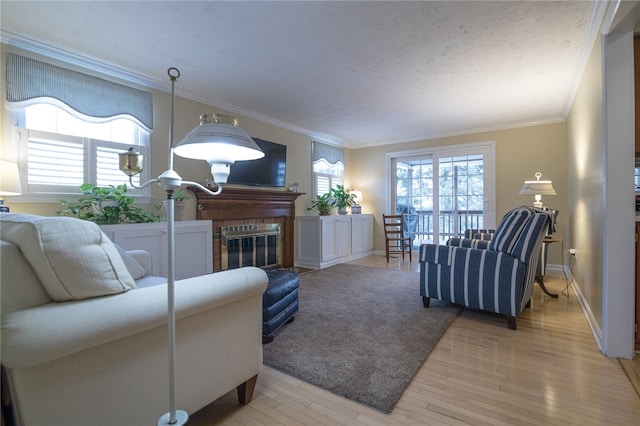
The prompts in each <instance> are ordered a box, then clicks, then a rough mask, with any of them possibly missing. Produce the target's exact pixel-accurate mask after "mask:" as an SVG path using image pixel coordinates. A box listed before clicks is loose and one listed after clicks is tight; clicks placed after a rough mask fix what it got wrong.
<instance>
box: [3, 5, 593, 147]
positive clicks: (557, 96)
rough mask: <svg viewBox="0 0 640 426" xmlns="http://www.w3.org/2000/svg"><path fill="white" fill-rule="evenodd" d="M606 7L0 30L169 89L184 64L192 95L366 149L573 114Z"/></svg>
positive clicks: (207, 11)
mask: <svg viewBox="0 0 640 426" xmlns="http://www.w3.org/2000/svg"><path fill="white" fill-rule="evenodd" d="M593 5H594V2H590V1H561V2H548V1H531V2H529V1H523V2H513V1H470V2H466V1H465V2H462V1H447V2H435V1H424V2H417V1H416V2H405V1H394V2H386V1H371V2H365V1H340V2H336V1H319V2H315V1H299V2H275V1H260V2H233V1H232V2H213V1H194V2H192V1H162V2H160V1H151V2H142V1H124V2H117V1H83V2H72V1H45V2H35V1H7V0H3V1H2V2H1V3H0V19H1V21H0V28H1V32H2V41H3V42H5V43H10V44H13V45H16V46H19V47H25V48H29V49H33V50H34V51H39V52H52V53H54V54H55V55H56V56H58V57H63V58H73V59H74V60H78V59H81V60H85V59H86V60H88V63H90V64H92V65H93V66H97V68H100V69H103V70H105V69H106V70H110V71H113V70H116V71H117V72H116V73H115V74H116V75H120V76H122V75H125V76H128V77H129V78H131V80H132V81H134V82H136V83H140V82H142V83H144V84H147V85H149V86H150V87H154V88H161V89H162V90H168V88H169V80H168V77H167V75H166V71H167V69H168V68H169V67H177V68H179V69H180V71H181V78H180V80H179V81H178V84H177V88H176V92H177V94H178V95H180V96H185V97H188V98H191V99H194V100H197V101H201V102H204V103H207V104H210V105H213V106H217V107H220V108H224V109H226V110H229V111H231V112H234V113H237V114H242V115H245V116H250V117H253V118H258V119H261V120H264V121H266V122H270V123H273V124H276V125H279V126H282V127H285V128H289V129H292V130H296V131H300V132H303V133H305V134H309V135H310V136H312V137H314V138H319V139H322V140H325V141H329V142H334V143H338V144H342V145H345V146H348V147H352V148H357V147H362V146H371V145H378V144H388V143H397V142H405V141H412V140H421V139H429V138H433V137H438V136H447V135H453V134H462V133H470V132H477V131H482V130H494V129H500V128H508V127H517V126H523V125H530V124H536V123H548V122H556V121H561V120H563V119H565V118H566V114H567V109H568V106H569V105H570V102H571V100H572V97H573V94H574V91H575V83H574V82H575V81H577V80H578V79H579V76H580V75H581V73H582V68H583V66H584V62H585V60H586V55H587V54H588V53H589V51H590V50H591V47H592V46H591V44H592V42H593V37H589V31H592V30H591V28H590V16H591V13H592V7H594V6H593ZM590 40H591V41H590ZM203 112H206V111H203ZM240 125H242V122H240ZM254 136H256V137H260V135H254Z"/></svg>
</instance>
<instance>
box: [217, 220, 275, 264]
mask: <svg viewBox="0 0 640 426" xmlns="http://www.w3.org/2000/svg"><path fill="white" fill-rule="evenodd" d="M220 245H221V256H220V257H221V259H220V260H221V263H222V269H223V270H224V269H235V268H240V267H243V266H257V267H258V268H263V269H275V268H278V267H279V266H280V258H281V250H282V248H281V243H280V225H279V224H277V223H261V224H251V225H237V226H227V227H225V228H222V229H221V230H220Z"/></svg>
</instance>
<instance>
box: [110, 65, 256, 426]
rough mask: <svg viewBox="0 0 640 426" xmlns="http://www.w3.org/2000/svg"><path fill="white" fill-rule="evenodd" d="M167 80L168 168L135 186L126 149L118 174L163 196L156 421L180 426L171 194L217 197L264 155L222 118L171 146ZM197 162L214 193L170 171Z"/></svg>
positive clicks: (204, 120) (132, 158) (138, 161)
mask: <svg viewBox="0 0 640 426" xmlns="http://www.w3.org/2000/svg"><path fill="white" fill-rule="evenodd" d="M167 74H168V75H169V78H170V80H171V121H170V124H169V158H168V168H167V170H166V171H164V172H163V173H162V174H161V175H160V176H159V177H158V178H156V179H152V180H150V181H148V182H146V183H143V184H141V185H140V186H136V185H134V184H133V176H135V175H137V174H138V173H140V172H141V171H142V168H143V157H142V155H140V154H139V153H137V152H135V151H134V150H133V148H129V150H128V151H127V152H124V153H122V154H120V158H119V165H120V170H121V171H122V172H123V173H125V174H127V175H128V176H129V183H130V184H131V186H133V187H134V188H138V189H140V188H145V187H147V186H149V185H150V184H152V183H154V182H157V183H158V184H159V185H160V186H161V187H162V188H164V190H165V191H166V193H167V237H168V246H169V253H168V276H167V305H168V306H167V324H168V327H167V328H168V332H169V343H168V352H169V412H167V413H165V414H164V415H162V416H161V417H160V419H159V420H158V423H157V424H158V426H164V425H184V424H185V423H187V420H188V419H189V414H188V413H187V412H186V411H183V410H176V329H175V322H176V312H175V305H174V293H175V291H174V287H175V272H174V270H175V251H174V250H175V248H174V237H175V233H174V200H173V191H174V190H176V189H177V188H179V187H181V186H182V185H183V184H187V185H194V186H196V187H198V188H200V189H201V190H202V191H204V192H206V193H208V194H210V195H218V194H220V192H221V191H222V184H223V183H226V182H227V177H228V176H229V170H230V168H231V165H232V164H233V163H234V162H236V161H243V160H255V159H258V158H262V157H263V156H264V153H263V152H262V151H261V150H260V148H258V145H256V143H255V142H254V141H253V139H251V137H250V136H249V135H248V134H247V133H246V132H245V131H244V130H242V129H241V128H240V127H238V121H237V120H236V119H235V118H234V117H230V116H227V115H222V114H204V115H201V116H200V124H199V125H198V126H196V127H195V128H194V129H193V130H192V131H191V132H190V133H189V134H188V135H187V136H186V137H185V138H184V139H183V140H182V141H180V143H178V145H177V146H175V147H174V146H173V122H174V107H175V84H176V80H177V79H178V78H179V77H180V71H179V70H178V69H177V68H169V70H168V71H167ZM174 153H175V154H177V155H180V156H181V157H186V158H192V159H197V160H206V161H207V162H208V163H209V166H210V167H211V174H212V175H213V178H214V183H215V184H216V185H217V190H216V191H211V190H210V189H209V188H206V187H204V186H203V185H201V184H199V183H197V182H189V181H183V180H182V178H181V177H180V176H179V175H178V174H177V173H176V172H175V171H174V170H173V154H174Z"/></svg>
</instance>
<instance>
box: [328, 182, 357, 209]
mask: <svg viewBox="0 0 640 426" xmlns="http://www.w3.org/2000/svg"><path fill="white" fill-rule="evenodd" d="M331 196H332V197H333V205H334V206H335V207H337V208H338V213H339V214H347V208H348V207H351V206H353V205H354V204H355V203H356V200H355V199H356V194H351V193H349V190H348V189H345V187H344V185H336V187H335V188H331Z"/></svg>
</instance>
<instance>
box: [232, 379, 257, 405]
mask: <svg viewBox="0 0 640 426" xmlns="http://www.w3.org/2000/svg"><path fill="white" fill-rule="evenodd" d="M256 381H258V375H257V374H256V375H255V376H253V377H252V378H250V379H249V380H247V381H246V382H244V383H243V384H241V385H240V386H238V387H237V390H238V401H239V402H240V404H242V405H247V404H248V403H250V402H251V399H252V398H253V390H254V389H255V388H256Z"/></svg>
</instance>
